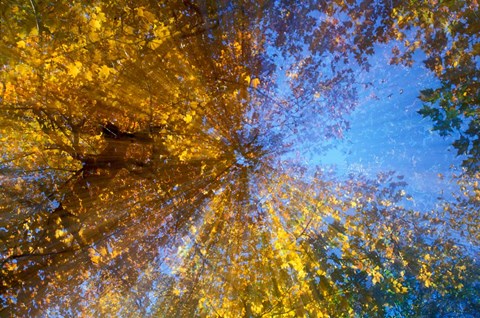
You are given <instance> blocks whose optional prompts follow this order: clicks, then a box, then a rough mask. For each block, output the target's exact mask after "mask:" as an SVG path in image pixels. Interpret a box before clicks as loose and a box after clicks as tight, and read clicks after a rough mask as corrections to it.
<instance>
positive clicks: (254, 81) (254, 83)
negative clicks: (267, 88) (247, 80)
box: [252, 78, 260, 88]
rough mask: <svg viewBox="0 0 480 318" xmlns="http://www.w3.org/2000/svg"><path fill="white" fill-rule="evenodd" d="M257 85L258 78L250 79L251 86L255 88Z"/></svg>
mask: <svg viewBox="0 0 480 318" xmlns="http://www.w3.org/2000/svg"><path fill="white" fill-rule="evenodd" d="M258 85H260V80H259V79H258V78H254V79H253V80H252V87H253V88H257V86H258Z"/></svg>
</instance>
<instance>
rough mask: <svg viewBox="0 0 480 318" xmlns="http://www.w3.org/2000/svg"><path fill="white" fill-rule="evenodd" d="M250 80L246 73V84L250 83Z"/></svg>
mask: <svg viewBox="0 0 480 318" xmlns="http://www.w3.org/2000/svg"><path fill="white" fill-rule="evenodd" d="M250 81H251V79H250V76H249V75H247V76H246V77H245V82H247V85H250Z"/></svg>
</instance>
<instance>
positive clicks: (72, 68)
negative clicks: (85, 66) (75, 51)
mask: <svg viewBox="0 0 480 318" xmlns="http://www.w3.org/2000/svg"><path fill="white" fill-rule="evenodd" d="M67 69H68V75H70V76H72V77H73V78H75V77H77V75H78V74H79V73H80V71H81V69H82V62H79V61H77V62H75V63H70V64H69V65H67Z"/></svg>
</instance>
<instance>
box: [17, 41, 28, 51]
mask: <svg viewBox="0 0 480 318" xmlns="http://www.w3.org/2000/svg"><path fill="white" fill-rule="evenodd" d="M26 46H27V45H26V43H25V41H23V40H21V41H18V42H17V47H18V48H20V49H24V48H25V47H26Z"/></svg>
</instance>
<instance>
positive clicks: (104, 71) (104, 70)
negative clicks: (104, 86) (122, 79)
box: [98, 65, 112, 79]
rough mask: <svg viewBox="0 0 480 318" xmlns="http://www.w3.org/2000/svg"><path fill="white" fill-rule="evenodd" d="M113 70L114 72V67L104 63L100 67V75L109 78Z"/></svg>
mask: <svg viewBox="0 0 480 318" xmlns="http://www.w3.org/2000/svg"><path fill="white" fill-rule="evenodd" d="M111 72H112V69H111V68H109V67H108V66H106V65H103V66H102V67H100V68H99V69H98V75H99V76H100V77H101V78H103V79H106V78H108V76H109V75H110V73H111Z"/></svg>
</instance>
